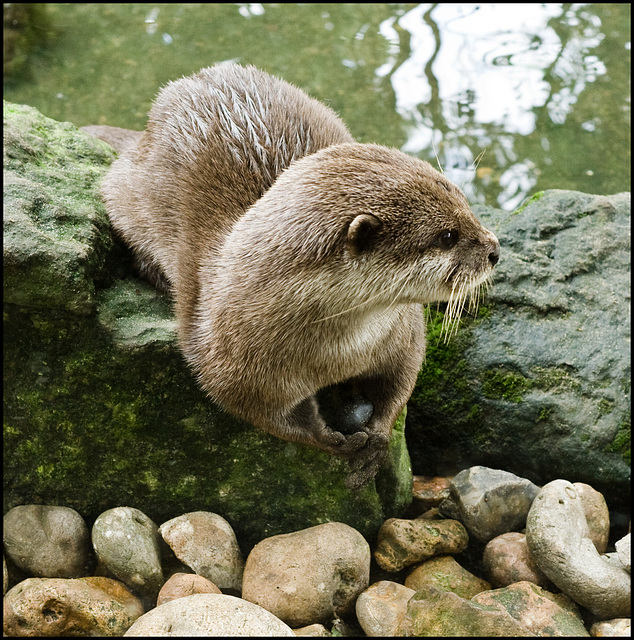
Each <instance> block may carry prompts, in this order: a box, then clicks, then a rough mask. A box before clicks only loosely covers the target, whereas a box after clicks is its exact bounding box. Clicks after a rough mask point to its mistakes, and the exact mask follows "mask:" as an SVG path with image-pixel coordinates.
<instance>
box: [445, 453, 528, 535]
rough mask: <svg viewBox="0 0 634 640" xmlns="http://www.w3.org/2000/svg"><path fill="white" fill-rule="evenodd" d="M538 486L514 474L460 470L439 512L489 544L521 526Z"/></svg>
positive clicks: (498, 470)
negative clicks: (456, 521)
mask: <svg viewBox="0 0 634 640" xmlns="http://www.w3.org/2000/svg"><path fill="white" fill-rule="evenodd" d="M538 491H539V487H537V485H535V484H533V483H532V482H531V481H530V480H527V479H526V478H520V477H519V476H516V475H515V474H514V473H509V472H508V471H501V470H500V469H489V468H488V467H482V466H475V467H470V468H469V469H465V470H464V471H461V472H460V473H458V474H457V475H456V476H454V478H453V480H452V481H451V483H450V485H449V497H448V498H447V499H446V500H443V501H442V502H441V503H440V507H439V508H440V513H442V515H444V516H445V517H447V518H454V519H456V520H459V521H460V522H462V524H463V525H464V526H465V527H466V529H467V531H468V532H469V534H470V535H473V536H474V537H475V538H477V539H478V540H480V542H488V541H489V540H492V539H493V538H495V537H496V536H499V535H501V534H503V533H507V532H509V531H516V530H518V529H522V528H523V527H524V523H525V522H526V515H527V514H528V510H529V509H530V506H531V503H532V502H533V499H534V498H535V496H536V495H537V492H538Z"/></svg>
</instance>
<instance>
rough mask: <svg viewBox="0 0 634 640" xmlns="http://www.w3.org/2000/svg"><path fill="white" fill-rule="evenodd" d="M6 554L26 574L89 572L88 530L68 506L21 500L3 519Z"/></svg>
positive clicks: (71, 575) (64, 575) (62, 575)
mask: <svg viewBox="0 0 634 640" xmlns="http://www.w3.org/2000/svg"><path fill="white" fill-rule="evenodd" d="M3 536H4V548H5V551H6V554H7V556H8V557H9V558H10V559H11V561H12V562H14V563H15V565H16V566H17V567H19V568H20V569H22V570H23V571H25V572H26V573H27V574H29V575H32V576H37V577H39V578H80V577H81V576H86V575H89V565H90V563H91V560H92V548H91V546H90V533H89V531H88V526H87V525H86V523H85V521H84V519H83V518H82V517H81V516H80V515H79V514H78V513H77V511H75V510H74V509H70V508H69V507H50V506H43V505H39V504H25V505H21V506H19V507H15V508H13V509H11V510H10V511H8V512H7V514H6V515H5V516H4V520H3Z"/></svg>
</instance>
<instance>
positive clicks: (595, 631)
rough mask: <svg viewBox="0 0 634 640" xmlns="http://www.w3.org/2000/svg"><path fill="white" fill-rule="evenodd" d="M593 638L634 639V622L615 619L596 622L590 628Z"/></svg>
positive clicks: (628, 619) (625, 619)
mask: <svg viewBox="0 0 634 640" xmlns="http://www.w3.org/2000/svg"><path fill="white" fill-rule="evenodd" d="M590 635H591V636H592V637H593V638H615V637H618V638H630V637H632V621H631V619H630V618H614V619H613V620H604V621H602V622H595V623H594V624H593V625H592V626H591V627H590Z"/></svg>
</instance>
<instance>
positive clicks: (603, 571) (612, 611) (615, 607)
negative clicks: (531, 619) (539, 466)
mask: <svg viewBox="0 0 634 640" xmlns="http://www.w3.org/2000/svg"><path fill="white" fill-rule="evenodd" d="M526 541H527V543H528V548H529V550H530V552H531V555H532V557H533V559H534V560H535V564H536V565H537V566H538V567H539V569H540V570H541V571H542V572H543V573H544V574H546V576H548V578H549V579H550V580H552V582H553V583H554V584H555V585H556V586H557V587H558V588H559V589H561V590H562V591H563V592H564V593H565V594H566V595H567V596H569V597H571V598H572V599H573V600H574V601H575V602H578V603H579V604H581V605H583V606H584V607H586V608H587V609H589V610H590V611H591V612H592V613H594V614H595V615H597V616H599V617H601V618H604V619H607V618H617V617H625V616H629V615H630V606H631V602H630V599H631V584H630V574H629V573H628V572H627V571H625V569H623V568H619V567H616V566H613V565H612V564H610V562H608V561H607V560H606V559H605V558H603V557H602V556H601V555H599V552H598V551H597V550H596V548H595V546H594V544H593V543H592V541H591V540H590V538H589V533H588V525H587V522H586V518H585V515H584V509H583V504H582V501H581V499H580V497H579V494H578V493H577V490H576V489H575V487H574V485H572V484H571V483H570V482H568V481H566V480H553V481H552V482H549V483H548V484H547V485H545V486H544V487H542V489H541V490H540V492H539V493H538V495H537V497H536V498H535V500H534V501H533V506H532V507H531V510H530V513H529V514H528V519H527V521H526Z"/></svg>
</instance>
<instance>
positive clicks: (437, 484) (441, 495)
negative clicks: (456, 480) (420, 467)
mask: <svg viewBox="0 0 634 640" xmlns="http://www.w3.org/2000/svg"><path fill="white" fill-rule="evenodd" d="M450 484H451V479H450V478H444V477H442V476H414V477H413V480H412V498H413V499H414V503H415V505H416V507H415V508H417V509H430V508H431V507H437V506H438V505H439V504H440V503H441V502H442V501H443V500H445V498H448V497H449V485H450Z"/></svg>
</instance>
